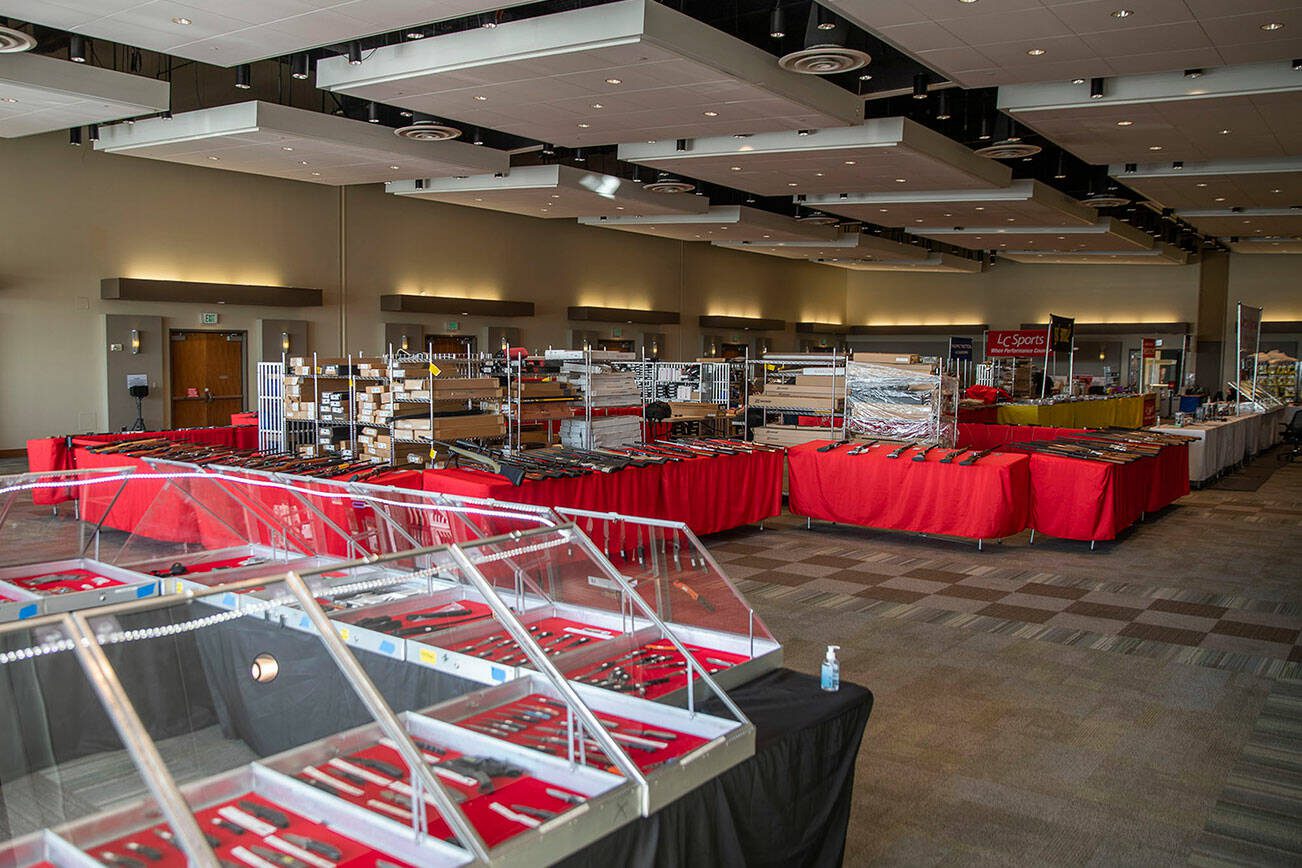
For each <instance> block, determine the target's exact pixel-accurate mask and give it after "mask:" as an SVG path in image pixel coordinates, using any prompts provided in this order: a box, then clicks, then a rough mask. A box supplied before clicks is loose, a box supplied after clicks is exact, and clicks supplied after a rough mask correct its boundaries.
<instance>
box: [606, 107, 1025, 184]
mask: <svg viewBox="0 0 1302 868" xmlns="http://www.w3.org/2000/svg"><path fill="white" fill-rule="evenodd" d="M806 132H807V133H808V134H807V135H801V134H800V133H799V132H796V131H786V132H780V133H760V134H756V135H753V136H750V137H746V138H738V137H736V136H716V137H711V138H698V139H693V140H690V141H688V142H687V146H686V149H685V150H681V151H680V150H678V145H677V143H676V142H675V141H672V140H670V141H657V142H650V143H646V142H644V143H633V144H623V145H620V146H619V158H620V159H621V160H627V161H629V162H632V163H639V164H641V165H644V166H650V167H653V168H656V169H662V170H664V171H668V172H675V173H681V174H684V175H687V176H690V177H692V178H697V179H700V180H703V181H710V182H712V183H715V184H722V185H725V186H728V187H735V188H738V189H741V190H746V191H749V192H751V193H756V194H758V195H761V196H784V195H796V194H807V195H820V194H821V195H826V194H839V193H845V192H855V193H868V192H882V191H886V190H893V191H899V192H904V191H915V190H971V189H991V188H994V187H1004V186H1006V185H1007V184H1008V183H1009V182H1010V181H1011V180H1012V172H1011V170H1010V169H1009V168H1008V167H1007V166H1005V165H1003V164H1002V163H1000V162H998V161H995V160H990V159H987V158H985V157H981V156H977V155H976V154H974V153H972V151H971V150H969V149H968V148H966V147H964V146H963V145H961V144H959V143H958V142H955V141H953V140H952V139H949V138H947V137H945V136H943V135H941V134H940V133H937V132H935V131H933V130H930V129H927V128H926V127H924V126H922V125H921V124H918V123H915V122H913V121H911V120H908V119H907V118H879V119H874V120H869V121H865V122H864V123H862V124H860V125H858V126H853V127H833V128H830V129H821V130H820V129H813V130H807V131H806Z"/></svg>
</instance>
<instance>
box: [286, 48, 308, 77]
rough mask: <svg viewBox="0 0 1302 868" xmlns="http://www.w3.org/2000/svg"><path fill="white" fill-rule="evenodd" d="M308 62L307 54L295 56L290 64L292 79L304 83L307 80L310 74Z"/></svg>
mask: <svg viewBox="0 0 1302 868" xmlns="http://www.w3.org/2000/svg"><path fill="white" fill-rule="evenodd" d="M308 62H309V61H308V56H307V53H306V52H304V53H302V54H295V55H294V57H293V59H292V60H290V63H289V76H290V78H296V79H298V80H299V81H304V80H305V79H306V78H307V74H308Z"/></svg>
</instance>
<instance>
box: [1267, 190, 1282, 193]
mask: <svg viewBox="0 0 1302 868" xmlns="http://www.w3.org/2000/svg"><path fill="white" fill-rule="evenodd" d="M1270 192H1272V193H1283V192H1284V191H1283V190H1271V191H1270Z"/></svg>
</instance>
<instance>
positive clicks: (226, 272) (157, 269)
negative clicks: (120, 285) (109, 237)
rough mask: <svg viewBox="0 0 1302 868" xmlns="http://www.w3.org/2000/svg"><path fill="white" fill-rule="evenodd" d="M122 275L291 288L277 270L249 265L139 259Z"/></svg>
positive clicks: (148, 278)
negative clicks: (261, 268)
mask: <svg viewBox="0 0 1302 868" xmlns="http://www.w3.org/2000/svg"><path fill="white" fill-rule="evenodd" d="M122 276H123V277H129V278H132V279H133V280H178V281H182V282H186V283H228V284H232V285H236V286H288V285H290V282H288V281H286V280H285V279H284V275H282V274H281V273H280V272H277V271H270V270H265V271H264V270H258V269H256V268H250V267H249V266H248V264H247V263H243V264H238V265H237V264H232V263H224V264H222V265H202V264H193V263H179V262H176V261H174V260H173V259H171V257H168V258H167V259H166V260H163V259H159V260H136V261H133V262H129V263H127V264H126V266H124V267H123V269H122Z"/></svg>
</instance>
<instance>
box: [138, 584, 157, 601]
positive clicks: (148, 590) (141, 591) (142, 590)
mask: <svg viewBox="0 0 1302 868" xmlns="http://www.w3.org/2000/svg"><path fill="white" fill-rule="evenodd" d="M157 593H158V582H150V583H149V584H147V585H141V586H140V587H138V588H136V599H137V600H139V599H141V598H142V597H152V596H153V595H154V594H157Z"/></svg>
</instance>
